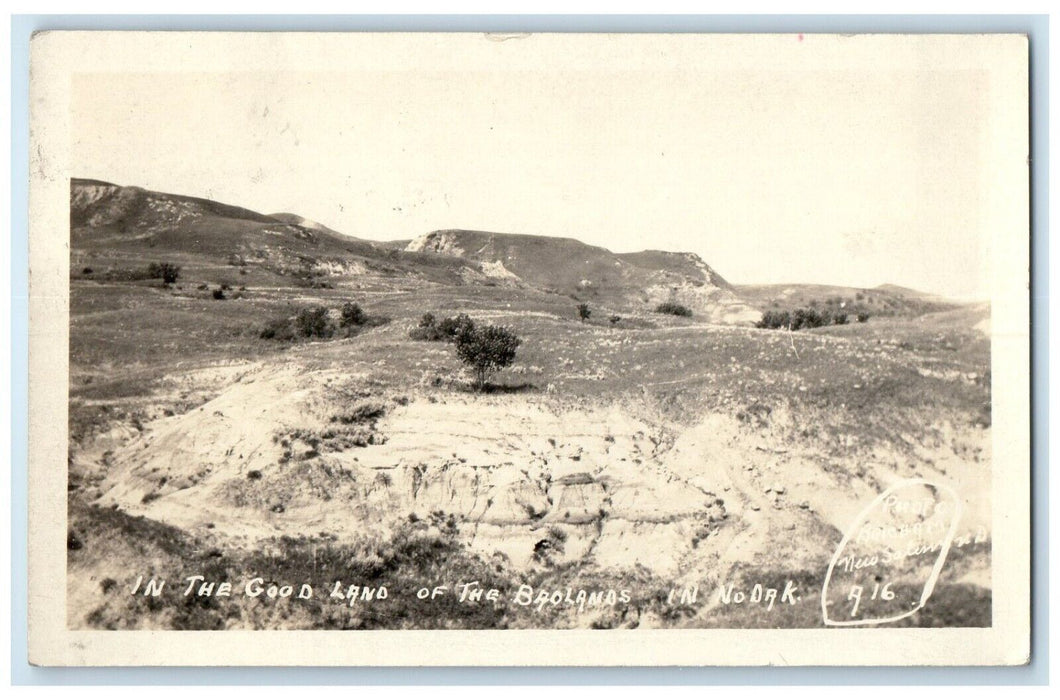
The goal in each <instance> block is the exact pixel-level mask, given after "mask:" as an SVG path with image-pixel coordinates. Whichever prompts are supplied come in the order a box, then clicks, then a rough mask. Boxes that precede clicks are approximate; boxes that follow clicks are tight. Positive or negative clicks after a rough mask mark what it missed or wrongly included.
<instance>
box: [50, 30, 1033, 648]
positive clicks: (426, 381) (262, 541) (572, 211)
mask: <svg viewBox="0 0 1060 700" xmlns="http://www.w3.org/2000/svg"><path fill="white" fill-rule="evenodd" d="M30 105H31V112H32V114H31V131H32V133H31V142H30V149H31V151H30V153H31V163H30V166H31V167H30V173H29V177H30V182H31V193H30V200H31V201H30V209H31V229H30V241H29V243H30V267H31V269H30V296H31V298H30V343H31V345H30V370H31V377H30V404H31V405H30V493H29V497H30V503H29V507H30V509H29V512H30V528H29V531H30V540H31V541H30V543H29V545H30V552H29V555H30V559H29V575H30V581H29V586H30V588H29V591H30V593H29V608H30V621H29V622H30V640H29V641H30V644H29V650H30V661H31V662H32V663H35V664H42V665H166V664H173V665H230V664H231V665H235V664H240V665H243V664H254V665H291V666H298V665H309V666H327V665H365V666H376V665H404V666H409V665H413V666H414V665H465V666H479V665H504V666H522V665H592V666H607V665H639V666H656V665H760V664H762V665H764V664H799V665H803V664H813V665H849V664H861V665H941V664H947V665H1009V664H1021V663H1026V661H1027V657H1028V654H1029V639H1030V627H1029V626H1030V623H1029V620H1030V602H1029V600H1030V599H1029V580H1030V573H1029V571H1030V565H1029V562H1030V538H1029V522H1030V516H1029V507H1030V506H1029V504H1030V461H1029V383H1030V372H1029V365H1028V358H1029V304H1028V297H1029V293H1028V282H1029V278H1028V249H1029V202H1028V192H1029V189H1028V158H1029V149H1028V45H1027V39H1026V37H1024V36H1020V35H917V36H913V35H909V36H899V35H857V36H839V35H812V34H807V35H802V34H783V35H696V34H676V35H650V34H647V35H646V34H640V35H633V34H630V35H615V34H595V35H592V34H582V35H578V34H567V35H563V34H526V35H515V34H508V35H491V34H485V35H482V34H430V33H425V34H341V33H321V34H284V33H261V34H252V33H180V32H46V33H41V34H38V35H36V36H35V37H34V38H33V41H32V57H31V99H30Z"/></svg>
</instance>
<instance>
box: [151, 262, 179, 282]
mask: <svg viewBox="0 0 1060 700" xmlns="http://www.w3.org/2000/svg"><path fill="white" fill-rule="evenodd" d="M147 274H148V276H149V277H152V278H154V279H161V280H162V282H163V283H164V284H173V283H174V282H176V281H177V279H178V278H179V277H180V267H179V266H177V265H174V264H173V263H168V262H162V263H151V264H150V265H148V266H147Z"/></svg>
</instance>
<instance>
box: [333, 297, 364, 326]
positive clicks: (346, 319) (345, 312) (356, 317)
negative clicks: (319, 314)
mask: <svg viewBox="0 0 1060 700" xmlns="http://www.w3.org/2000/svg"><path fill="white" fill-rule="evenodd" d="M367 320H368V315H367V314H365V313H364V311H363V310H362V309H361V307H360V306H359V305H358V304H355V303H353V302H352V301H348V302H346V303H345V304H343V305H342V319H341V320H340V321H339V324H340V325H341V326H342V327H343V328H348V327H349V326H363V325H364V323H365V321H367Z"/></svg>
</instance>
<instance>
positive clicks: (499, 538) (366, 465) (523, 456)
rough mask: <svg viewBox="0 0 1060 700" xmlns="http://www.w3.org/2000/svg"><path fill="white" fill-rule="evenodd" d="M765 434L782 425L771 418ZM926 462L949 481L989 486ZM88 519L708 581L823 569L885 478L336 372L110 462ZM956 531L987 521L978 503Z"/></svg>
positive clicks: (727, 425) (772, 438) (643, 422)
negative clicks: (375, 391)
mask: <svg viewBox="0 0 1060 700" xmlns="http://www.w3.org/2000/svg"><path fill="white" fill-rule="evenodd" d="M778 421H781V422H782V421H783V417H782V416H778ZM944 451H945V450H943V451H941V452H939V453H938V454H935V455H934V458H935V464H936V468H937V469H939V470H942V471H944V472H947V476H946V478H947V479H948V480H950V481H951V482H958V483H959V482H961V481H962V480H963V481H964V482H965V485H966V486H968V487H969V488H967V489H965V490H966V492H971V493H974V492H978V491H981V489H979V488H970V487H972V486H975V484H973V483H972V482H974V481H975V480H976V479H981V478H985V477H983V476H982V474H981V473H978V472H976V470H975V469H974V468H973V467H972V466H971V465H968V464H966V462H965V461H963V460H961V459H959V457H958V456H957V455H950V456H949V457H947V456H946V455H944V454H942V452H944ZM107 461H108V467H107V470H106V472H107V473H106V477H105V478H104V480H103V481H102V482H101V484H100V491H99V493H98V494H97V496H98V502H99V503H100V504H101V505H116V506H117V507H119V508H121V509H122V510H125V511H127V512H129V513H131V514H134V515H136V514H142V515H145V516H146V517H148V518H151V519H154V520H158V521H161V522H164V523H168V524H172V525H176V526H178V527H180V528H183V529H185V530H187V531H189V532H192V533H194V532H204V531H205V530H206V529H209V530H210V531H211V533H212V534H213V535H214V536H221V537H223V538H229V540H230V542H231V543H234V544H236V545H242V546H247V547H253V546H254V545H255V542H257V541H259V540H264V539H268V538H273V537H277V536H281V535H289V536H293V537H298V536H303V535H304V536H318V535H326V536H333V537H337V538H338V539H339V540H347V541H348V540H353V539H356V538H357V537H359V536H362V535H364V534H365V533H379V532H384V533H385V532H386V531H388V530H390V529H392V528H393V527H394V526H396V525H397V524H398V523H401V522H407V521H408V520H409V519H418V520H428V519H430V518H431V517H432V516H433V515H436V514H442V515H444V516H445V517H449V516H452V518H454V519H455V521H456V522H457V523H458V527H459V531H460V536H461V538H462V539H463V540H464V542H465V543H466V544H467V545H468V546H469V547H471V548H472V549H474V550H476V551H478V552H480V553H482V554H483V555H484V556H487V557H490V556H503V557H504V558H506V559H507V560H508V561H509V562H510V564H511V565H512V566H514V567H516V568H530V567H535V566H542V565H555V564H561V563H564V562H571V561H579V562H581V563H582V565H586V566H590V567H598V568H600V569H622V570H629V569H635V568H637V567H644V568H646V569H648V570H650V571H652V572H653V573H654V574H656V575H658V576H663V577H667V578H670V579H673V580H690V581H695V580H701V579H702V577H703V576H705V575H711V576H717V575H719V574H720V573H723V572H724V571H725V570H726V569H727V568H729V567H733V566H736V565H739V564H747V563H753V564H755V565H770V564H773V565H775V564H776V563H778V562H780V563H782V564H783V565H784V566H785V567H789V568H791V567H795V568H798V567H799V566H806V567H813V566H819V565H820V562H821V561H822V560H827V557H828V555H829V554H830V552H831V550H832V549H833V548H834V547H835V545H836V542H837V541H838V536H837V533H838V531H839V529H841V528H843V527H845V526H846V525H847V524H848V523H849V522H850V520H851V518H853V517H854V516H855V515H856V513H857V511H858V510H859V509H860V507H861V506H863V504H864V503H865V502H867V500H871V498H872V497H874V495H875V494H876V493H878V490H879V488H880V487H881V479H886V478H897V476H894V477H885V476H883V475H885V474H893V465H891V464H885V463H882V462H881V463H880V464H879V465H877V466H874V465H873V464H871V463H868V464H851V465H842V464H836V463H835V462H834V460H831V459H830V458H829V457H828V456H827V455H825V454H822V452H821V451H820V449H817V448H814V447H813V446H810V445H806V446H799V445H793V444H792V443H791V442H790V440H788V438H787V437H786V436H782V435H780V434H779V433H772V432H770V431H761V430H755V429H752V428H749V427H748V426H747V425H745V424H743V423H741V422H740V421H738V420H736V419H734V418H730V417H727V416H723V415H718V414H710V415H705V416H702V417H701V418H700V419H699V420H698V422H696V423H694V424H693V425H692V426H691V427H685V428H675V427H672V426H667V425H664V424H661V423H659V422H657V421H653V420H652V417H651V416H650V415H648V414H645V413H644V412H643V411H641V410H640V409H639V408H638V407H637V406H635V405H632V404H618V403H616V404H612V405H607V406H595V407H594V406H589V407H586V406H585V405H582V406H573V405H564V404H563V402H562V401H561V400H560V399H558V398H556V397H554V396H549V395H540V394H539V395H515V396H480V395H469V394H461V393H455V392H453V393H440V394H439V395H430V396H421V397H417V398H412V399H409V398H407V397H404V396H383V395H371V394H369V393H368V392H367V391H365V390H363V389H359V388H357V387H356V386H355V385H354V384H352V383H351V382H350V380H349V379H348V378H346V377H344V376H343V375H341V374H338V373H336V372H333V371H317V372H306V371H305V370H304V369H303V368H300V367H297V366H294V365H291V366H288V367H284V368H281V369H276V368H272V369H270V370H269V371H268V372H266V371H264V370H261V371H258V372H251V373H248V374H247V375H246V376H244V377H243V378H242V379H241V380H240V381H239V382H237V383H235V384H234V385H232V386H231V387H230V388H229V389H227V390H226V391H224V392H223V393H221V394H220V395H219V396H218V397H217V398H215V399H214V400H212V401H210V402H208V403H206V404H205V405H203V406H201V407H200V408H198V409H195V410H192V411H191V412H189V413H187V414H184V415H179V416H173V417H168V418H163V419H161V420H157V421H154V422H152V423H150V424H148V425H146V426H145V428H144V431H143V432H142V433H141V434H140V435H139V437H137V438H135V439H133V440H132V441H130V442H128V443H126V444H125V445H124V446H122V447H120V448H118V449H116V450H114V451H113V453H112V454H110V455H109V456H108V460H107ZM968 513H969V515H968V518H969V521H968V522H969V523H971V522H972V521H975V520H977V519H978V520H979V521H981V522H986V523H989V507H988V504H985V503H983V504H978V505H976V504H972V505H971V507H970V508H969V510H968Z"/></svg>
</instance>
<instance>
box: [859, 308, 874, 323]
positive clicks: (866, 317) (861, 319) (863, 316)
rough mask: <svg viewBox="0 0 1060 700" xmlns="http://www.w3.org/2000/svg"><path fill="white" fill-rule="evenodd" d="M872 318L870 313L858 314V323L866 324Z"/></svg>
mask: <svg viewBox="0 0 1060 700" xmlns="http://www.w3.org/2000/svg"><path fill="white" fill-rule="evenodd" d="M870 317H871V314H868V313H866V312H864V311H862V312H861V313H859V314H858V323H865V321H868V320H869V318H870Z"/></svg>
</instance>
